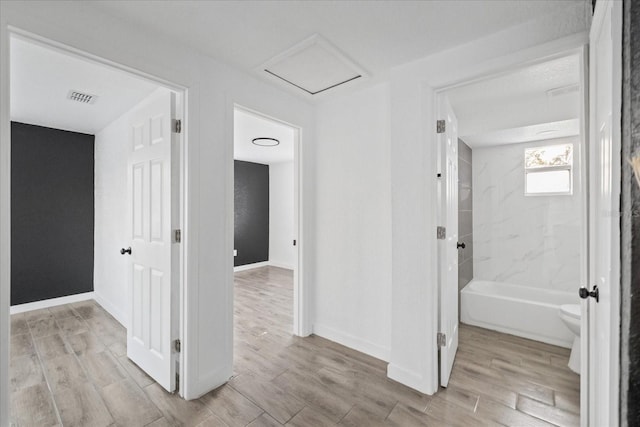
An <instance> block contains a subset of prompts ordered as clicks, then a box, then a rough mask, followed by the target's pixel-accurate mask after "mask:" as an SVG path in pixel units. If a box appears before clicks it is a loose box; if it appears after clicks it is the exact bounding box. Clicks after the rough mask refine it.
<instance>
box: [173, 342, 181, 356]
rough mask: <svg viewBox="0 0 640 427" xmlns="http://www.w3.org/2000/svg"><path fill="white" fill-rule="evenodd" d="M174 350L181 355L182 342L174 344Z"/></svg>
mask: <svg viewBox="0 0 640 427" xmlns="http://www.w3.org/2000/svg"><path fill="white" fill-rule="evenodd" d="M173 349H174V350H175V351H176V353H180V350H181V349H182V344H181V343H180V340H175V341H174V342H173Z"/></svg>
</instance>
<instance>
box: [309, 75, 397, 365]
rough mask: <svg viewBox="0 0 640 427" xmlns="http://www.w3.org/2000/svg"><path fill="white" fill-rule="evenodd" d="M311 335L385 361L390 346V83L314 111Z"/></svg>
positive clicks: (323, 105) (329, 103)
mask: <svg viewBox="0 0 640 427" xmlns="http://www.w3.org/2000/svg"><path fill="white" fill-rule="evenodd" d="M317 126H318V135H317V138H318V145H317V157H316V161H317V170H318V172H317V173H318V175H317V182H318V189H317V204H318V217H317V226H318V229H317V233H316V236H317V278H316V289H315V292H316V294H315V300H316V301H315V315H316V317H315V321H314V326H313V330H314V332H315V333H316V334H318V335H321V336H324V337H326V338H329V339H331V340H335V341H338V342H340V343H342V344H345V345H347V346H349V347H352V348H356V349H358V350H360V351H363V352H365V353H369V354H371V355H373V356H376V357H378V358H381V359H385V360H388V358H389V351H390V345H391V329H390V328H391V304H390V299H391V185H390V182H391V181H390V164H389V151H390V135H389V85H388V84H380V85H377V86H374V87H372V88H369V89H365V90H362V91H360V92H358V93H356V94H353V95H351V96H348V97H344V98H340V99H337V100H335V101H330V102H326V103H323V104H321V105H320V106H319V107H318V112H317Z"/></svg>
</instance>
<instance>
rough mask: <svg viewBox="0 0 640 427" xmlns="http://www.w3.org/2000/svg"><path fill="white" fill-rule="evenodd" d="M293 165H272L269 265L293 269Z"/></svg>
mask: <svg viewBox="0 0 640 427" xmlns="http://www.w3.org/2000/svg"><path fill="white" fill-rule="evenodd" d="M293 178H294V176H293V162H280V163H271V164H270V165H269V264H271V265H274V266H276V267H282V268H288V269H293V267H294V262H295V261H294V260H295V258H294V254H295V253H294V249H295V247H294V246H293V239H294V237H295V231H294V227H295V224H294V217H293V215H294V199H293V187H294V185H293Z"/></svg>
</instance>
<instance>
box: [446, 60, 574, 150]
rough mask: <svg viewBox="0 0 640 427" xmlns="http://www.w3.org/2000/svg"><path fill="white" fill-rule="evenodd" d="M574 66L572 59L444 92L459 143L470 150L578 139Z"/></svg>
mask: <svg viewBox="0 0 640 427" xmlns="http://www.w3.org/2000/svg"><path fill="white" fill-rule="evenodd" d="M579 66H580V64H579V59H578V57H577V55H571V56H567V57H562V58H558V59H554V60H552V61H547V62H544V63H540V64H535V65H531V66H529V67H525V68H522V69H519V70H516V71H513V72H510V73H507V74H504V75H501V76H497V77H494V78H489V79H486V80H482V81H479V82H476V83H472V84H469V85H465V86H461V87H458V88H455V89H452V90H449V91H447V96H448V97H449V101H450V102H451V106H452V107H453V110H454V112H455V113H456V117H457V118H458V135H459V137H460V138H461V139H462V140H464V141H465V142H466V143H467V144H468V145H469V146H470V147H472V148H475V147H483V146H490V145H502V144H507V143H517V142H525V141H533V140H542V139H550V138H558V137H561V136H570V135H576V134H578V132H579V127H578V124H577V123H578V120H577V119H578V117H579V114H580V96H581V93H580V91H579V90H578V88H579V86H578V85H579V83H580V72H579V70H580V68H579ZM558 88H568V89H571V90H569V91H567V93H561V94H558V95H555V96H552V95H551V93H550V92H549V91H552V92H553V90H554V89H558ZM552 130H553V131H554V132H551V131H552ZM531 138H534V139H531Z"/></svg>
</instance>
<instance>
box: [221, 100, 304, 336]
mask: <svg viewBox="0 0 640 427" xmlns="http://www.w3.org/2000/svg"><path fill="white" fill-rule="evenodd" d="M236 110H240V111H243V112H245V113H248V114H251V115H253V116H256V117H259V118H263V119H265V120H269V121H272V122H275V123H279V124H282V125H284V126H287V127H289V128H291V129H293V131H294V136H293V192H294V196H293V199H294V204H293V209H294V218H293V222H294V227H295V235H294V237H293V239H295V241H296V245H295V254H296V255H295V258H296V259H295V262H294V268H293V334H294V335H297V336H300V337H304V336H307V335H309V334H308V332H305V331H306V329H307V328H306V323H305V320H304V319H305V317H304V314H305V310H306V309H307V307H306V304H305V303H304V301H305V298H306V288H305V286H304V281H303V279H302V278H303V277H304V275H303V268H304V265H303V253H304V236H303V235H302V234H303V233H302V230H303V224H302V221H303V218H304V216H303V215H302V211H303V208H302V188H303V186H302V176H303V173H302V162H301V161H300V159H302V150H303V145H302V143H301V142H302V141H301V140H302V128H301V127H300V126H296V125H294V124H291V123H288V122H286V121H284V120H281V119H278V118H276V117H272V116H270V115H268V114H264V113H261V112H260V111H258V110H254V109H252V108H248V107H245V106H243V105H241V104H233V117H234V120H235V111H236ZM232 143H233V140H232ZM231 217H232V218H233V215H232V216H231ZM291 243H292V244H293V242H291Z"/></svg>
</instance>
